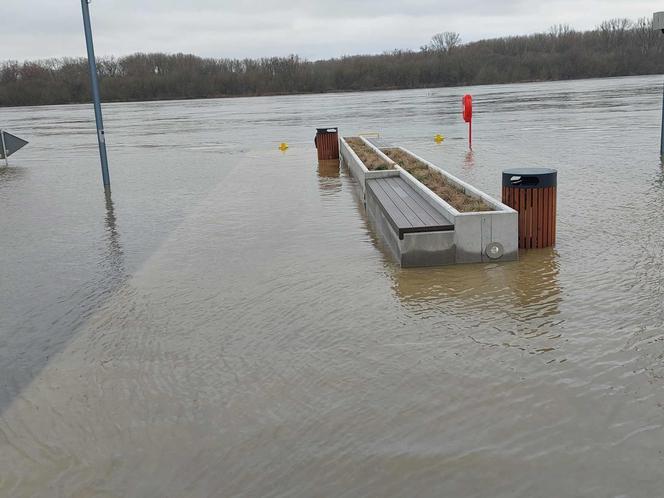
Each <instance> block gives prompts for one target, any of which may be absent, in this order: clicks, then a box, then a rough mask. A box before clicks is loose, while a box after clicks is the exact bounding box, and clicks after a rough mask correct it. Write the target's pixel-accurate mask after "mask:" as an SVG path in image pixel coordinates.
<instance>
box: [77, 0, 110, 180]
mask: <svg viewBox="0 0 664 498" xmlns="http://www.w3.org/2000/svg"><path fill="white" fill-rule="evenodd" d="M91 1H92V0H81V8H82V10H83V28H84V29H85V43H86V45H87V49H88V66H89V69H90V87H91V89H92V100H93V103H94V107H95V121H96V123H97V141H98V142H99V158H100V159H101V177H102V180H103V182H104V188H105V189H108V188H109V187H110V186H111V178H110V176H109V174H108V156H107V154H106V136H105V135H104V119H103V117H102V114H101V95H100V92H99V79H98V77H97V61H96V59H95V47H94V43H93V40H92V26H91V23H90V8H89V6H88V4H89V3H90V2H91Z"/></svg>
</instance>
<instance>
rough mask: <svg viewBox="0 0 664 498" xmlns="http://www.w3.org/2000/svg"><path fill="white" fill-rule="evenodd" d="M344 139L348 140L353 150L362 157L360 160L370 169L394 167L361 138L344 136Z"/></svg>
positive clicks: (378, 169)
mask: <svg viewBox="0 0 664 498" xmlns="http://www.w3.org/2000/svg"><path fill="white" fill-rule="evenodd" d="M344 140H346V143H347V144H348V145H349V146H350V148H351V149H353V152H355V154H357V157H359V158H360V161H362V162H363V163H364V165H365V166H366V167H367V169H368V170H369V171H386V170H390V169H392V166H391V165H390V164H389V163H388V162H387V161H385V159H383V158H381V157H380V156H379V155H378V154H376V152H375V151H374V150H373V149H372V148H371V147H369V146H368V145H367V144H365V143H364V142H363V141H362V139H361V138H358V137H348V138H344Z"/></svg>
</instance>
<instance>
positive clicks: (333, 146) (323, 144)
mask: <svg viewBox="0 0 664 498" xmlns="http://www.w3.org/2000/svg"><path fill="white" fill-rule="evenodd" d="M314 144H316V149H318V160H319V161H328V160H330V159H339V129H338V128H317V129H316V138H315V139H314Z"/></svg>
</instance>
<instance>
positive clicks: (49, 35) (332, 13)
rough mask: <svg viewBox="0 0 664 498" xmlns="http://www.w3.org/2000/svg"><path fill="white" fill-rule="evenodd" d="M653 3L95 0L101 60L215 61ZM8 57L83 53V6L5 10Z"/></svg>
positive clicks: (642, 12) (522, 28)
mask: <svg viewBox="0 0 664 498" xmlns="http://www.w3.org/2000/svg"><path fill="white" fill-rule="evenodd" d="M657 10H664V2H663V1H648V0H546V1H541V0H454V1H452V0H401V1H395V0H380V1H379V0H360V1H350V0H293V1H288V0H280V1H276V0H234V1H227V0H189V1H186V0H133V1H130V0H93V1H92V4H91V11H92V17H93V19H92V22H93V29H94V33H95V41H96V45H97V54H98V55H126V54H130V53H134V52H148V51H159V52H186V53H194V54H198V55H202V56H211V57H240V58H242V57H261V56H274V55H288V54H291V53H295V54H299V55H301V56H304V57H307V58H309V59H320V58H328V57H337V56H341V55H345V54H364V53H380V52H383V51H385V50H392V49H394V48H403V49H408V48H410V49H418V48H419V47H420V46H421V45H423V44H425V43H427V41H428V40H429V38H430V37H431V35H433V34H434V33H437V32H440V31H457V32H459V33H460V34H461V37H462V40H463V41H464V42H465V41H473V40H478V39H482V38H491V37H496V36H504V35H514V34H525V33H533V32H537V31H546V30H548V28H549V27H550V26H552V25H554V24H559V23H567V24H570V25H571V26H572V27H574V28H576V29H587V28H593V27H594V26H596V25H597V24H599V23H600V22H601V21H602V20H604V19H609V18H612V17H629V18H631V19H636V18H639V17H650V16H652V13H653V12H654V11H657ZM0 17H2V28H0V32H1V33H2V36H1V38H0V60H5V59H19V60H23V59H36V58H46V57H62V56H79V55H84V53H85V44H84V40H83V31H82V21H81V6H80V2H79V1H78V0H20V1H19V0H10V1H7V2H3V5H2V14H1V15H0Z"/></svg>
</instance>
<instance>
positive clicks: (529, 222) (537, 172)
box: [503, 168, 558, 249]
mask: <svg viewBox="0 0 664 498" xmlns="http://www.w3.org/2000/svg"><path fill="white" fill-rule="evenodd" d="M557 185H558V172H557V171H556V170H555V169H548V168H523V169H509V170H506V171H503V203H504V204H507V205H508V206H509V207H511V208H512V209H514V210H515V211H517V212H518V213H519V248H521V249H538V248H542V247H551V246H553V245H555V244H556V196H557V192H556V191H557Z"/></svg>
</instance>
